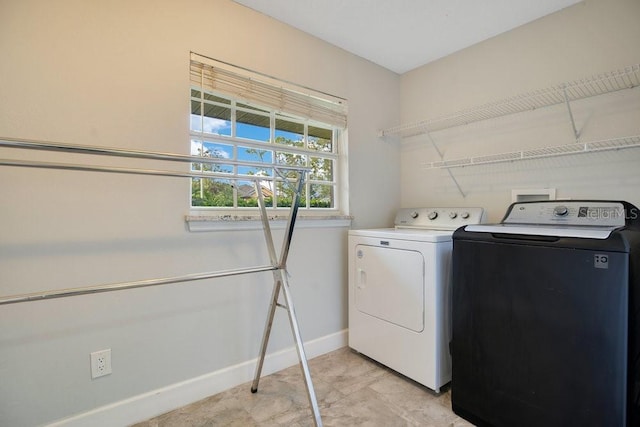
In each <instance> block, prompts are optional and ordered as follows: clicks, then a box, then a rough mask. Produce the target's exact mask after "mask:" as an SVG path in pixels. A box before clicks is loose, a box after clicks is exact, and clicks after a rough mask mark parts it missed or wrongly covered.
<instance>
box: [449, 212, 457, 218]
mask: <svg viewBox="0 0 640 427" xmlns="http://www.w3.org/2000/svg"><path fill="white" fill-rule="evenodd" d="M457 217H458V213H457V212H449V218H451V219H456V218H457Z"/></svg>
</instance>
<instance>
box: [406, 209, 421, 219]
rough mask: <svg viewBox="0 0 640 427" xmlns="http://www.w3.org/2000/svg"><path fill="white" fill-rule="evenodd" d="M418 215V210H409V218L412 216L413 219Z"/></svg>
mask: <svg viewBox="0 0 640 427" xmlns="http://www.w3.org/2000/svg"><path fill="white" fill-rule="evenodd" d="M418 215H420V214H419V213H418V212H416V211H413V212H411V213H410V214H409V216H410V217H411V218H413V219H416V218H418Z"/></svg>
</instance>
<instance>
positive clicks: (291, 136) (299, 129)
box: [275, 118, 304, 147]
mask: <svg viewBox="0 0 640 427" xmlns="http://www.w3.org/2000/svg"><path fill="white" fill-rule="evenodd" d="M275 136H276V143H278V144H286V145H291V146H294V147H303V146H304V125H303V124H302V123H296V122H292V121H289V120H283V119H278V118H276V133H275Z"/></svg>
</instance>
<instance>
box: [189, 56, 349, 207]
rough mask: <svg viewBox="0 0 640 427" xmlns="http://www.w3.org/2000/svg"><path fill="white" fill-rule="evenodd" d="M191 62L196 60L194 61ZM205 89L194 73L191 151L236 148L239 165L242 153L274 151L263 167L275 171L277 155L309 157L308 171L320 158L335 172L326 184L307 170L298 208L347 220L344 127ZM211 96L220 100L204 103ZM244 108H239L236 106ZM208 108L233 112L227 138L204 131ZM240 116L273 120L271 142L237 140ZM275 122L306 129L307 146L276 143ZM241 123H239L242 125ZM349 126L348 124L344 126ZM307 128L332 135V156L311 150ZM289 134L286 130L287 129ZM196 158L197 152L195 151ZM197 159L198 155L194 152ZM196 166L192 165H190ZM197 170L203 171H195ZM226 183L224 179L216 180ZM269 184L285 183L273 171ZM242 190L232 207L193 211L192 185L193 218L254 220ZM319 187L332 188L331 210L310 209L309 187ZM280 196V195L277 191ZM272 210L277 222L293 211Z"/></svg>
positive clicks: (236, 174) (238, 178)
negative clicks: (244, 150) (196, 109)
mask: <svg viewBox="0 0 640 427" xmlns="http://www.w3.org/2000/svg"><path fill="white" fill-rule="evenodd" d="M192 63H193V59H192ZM205 86H206V85H205V84H201V85H198V84H196V83H195V82H194V81H193V71H192V83H191V85H190V96H189V103H190V121H189V143H190V146H191V147H193V146H194V143H199V144H201V145H200V147H204V144H207V143H210V144H222V145H228V146H230V147H231V148H232V152H233V156H232V157H233V158H232V159H230V161H238V150H239V149H241V148H249V149H256V150H265V151H270V152H271V153H272V154H271V161H270V162H268V163H266V162H265V163H264V168H265V169H271V170H272V171H273V169H272V167H271V165H272V166H276V165H277V164H278V163H277V157H278V153H286V154H293V155H300V156H305V159H306V164H305V166H307V167H309V166H310V165H311V162H312V159H313V160H315V159H319V160H320V161H330V162H331V163H332V168H331V179H329V180H322V179H313V178H312V176H313V171H309V172H308V174H307V178H306V180H305V184H304V188H305V189H304V197H305V199H304V201H303V203H301V204H300V206H299V208H298V212H299V214H300V215H302V216H314V217H329V216H330V217H334V218H344V217H346V215H348V212H347V209H348V204H347V203H346V200H347V194H346V191H347V187H348V186H347V185H345V182H344V180H345V179H346V177H347V173H346V170H347V169H346V167H347V165H346V155H345V152H346V150H345V147H346V135H347V130H346V128H344V129H343V128H341V127H340V126H336V125H331V124H327V123H323V122H320V121H317V120H313V119H310V118H308V117H299V116H296V115H294V114H291V113H288V112H284V111H280V110H277V109H275V108H270V107H268V106H264V105H260V104H259V103H258V102H255V101H247V100H246V99H240V98H238V97H236V96H233V94H228V93H224V92H222V91H217V90H212V89H210V88H208V87H205ZM208 95H211V96H213V97H216V98H217V99H214V100H209V99H206V98H207V96H208ZM219 99H224V100H228V101H229V104H227V103H226V102H224V103H220V102H219V101H218V100H219ZM193 102H196V103H199V114H196V115H194V108H193ZM238 104H241V105H238ZM205 105H218V106H221V107H223V108H229V111H230V120H228V122H227V123H228V124H229V125H230V127H231V130H230V132H225V134H216V133H213V132H211V133H210V132H205V130H206V128H205V123H204V122H205V117H207V116H206V115H205ZM238 112H248V113H250V114H257V115H263V116H265V117H268V119H269V130H268V132H269V140H268V141H260V140H254V139H248V138H243V137H239V136H238V123H239V122H238V120H237V118H238ZM193 120H199V122H200V123H199V125H198V126H196V127H195V128H194V126H193ZM277 120H284V121H287V122H291V123H294V124H300V125H301V126H302V129H303V134H302V141H303V144H304V146H303V147H297V146H293V145H283V144H279V143H277V142H276V136H277V135H276V134H277V132H278V131H279V129H277V128H276V123H277ZM345 120H346V105H345ZM240 123H241V122H240ZM345 123H346V122H345ZM309 127H317V128H319V129H325V130H329V131H330V132H331V140H330V144H331V151H324V150H322V149H313V148H309V147H310V145H312V144H313V142H312V140H311V139H310V137H309ZM284 131H285V132H286V130H284ZM192 154H194V153H193V149H192ZM195 154H196V155H197V153H195ZM192 167H193V166H192ZM193 170H199V169H197V168H196V169H193ZM232 170H233V173H229V178H228V179H229V180H230V182H235V183H238V185H239V184H240V183H242V181H251V180H252V179H253V178H251V177H250V176H249V175H246V174H242V173H240V171H239V168H238V166H237V165H236V166H233V169H232ZM217 179H221V180H224V179H226V178H219V177H218V178H217ZM265 181H270V182H272V183H273V185H272V187H271V188H272V189H274V190H275V189H276V188H277V186H278V183H280V182H283V181H281V180H280V179H279V178H278V177H277V176H276V174H275V171H273V172H271V174H270V177H269V178H266V179H265ZM238 185H234V186H233V206H193V197H192V192H191V184H190V191H189V205H190V210H191V212H192V214H198V215H199V214H211V215H218V216H219V217H220V218H222V219H230V218H238V217H243V215H244V217H243V218H246V217H247V216H251V214H253V215H255V214H257V213H258V208H257V207H254V206H250V207H245V206H238V201H239V195H238ZM315 185H324V186H329V187H330V188H331V191H330V193H331V194H332V200H331V204H332V206H330V207H312V206H311V204H312V203H311V201H312V198H311V194H312V193H311V188H312V186H315ZM274 193H277V191H274ZM274 196H275V197H274V198H277V195H275V194H274ZM267 209H268V211H270V213H271V214H272V215H274V217H277V215H278V213H282V214H285V213H286V212H288V211H289V209H290V205H289V206H286V205H284V206H277V202H276V201H274V202H273V204H272V205H271V206H268V207H267Z"/></svg>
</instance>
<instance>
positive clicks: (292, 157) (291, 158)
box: [276, 151, 307, 166]
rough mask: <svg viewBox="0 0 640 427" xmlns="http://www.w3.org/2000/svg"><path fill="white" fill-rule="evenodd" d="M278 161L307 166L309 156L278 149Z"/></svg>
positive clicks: (283, 163) (279, 162)
mask: <svg viewBox="0 0 640 427" xmlns="http://www.w3.org/2000/svg"><path fill="white" fill-rule="evenodd" d="M276 163H277V164H279V165H289V166H306V165H307V156H305V155H302V154H293V153H285V152H282V151H278V152H276Z"/></svg>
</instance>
